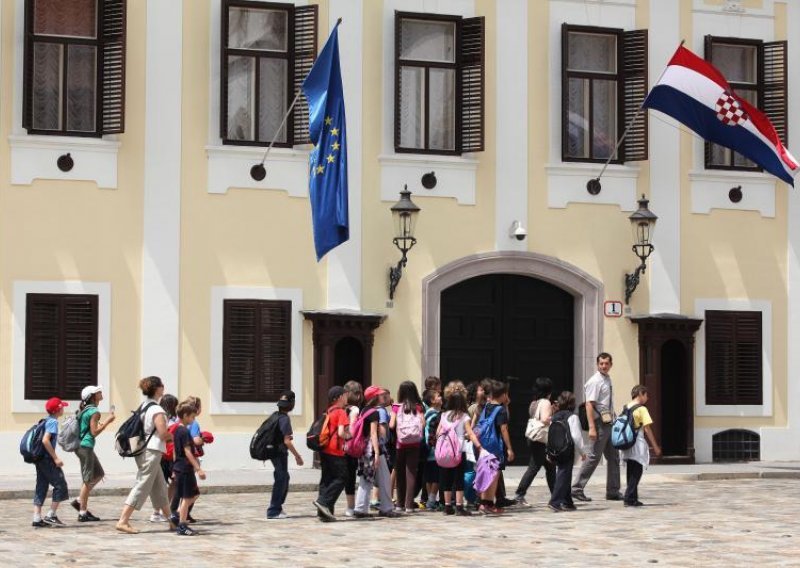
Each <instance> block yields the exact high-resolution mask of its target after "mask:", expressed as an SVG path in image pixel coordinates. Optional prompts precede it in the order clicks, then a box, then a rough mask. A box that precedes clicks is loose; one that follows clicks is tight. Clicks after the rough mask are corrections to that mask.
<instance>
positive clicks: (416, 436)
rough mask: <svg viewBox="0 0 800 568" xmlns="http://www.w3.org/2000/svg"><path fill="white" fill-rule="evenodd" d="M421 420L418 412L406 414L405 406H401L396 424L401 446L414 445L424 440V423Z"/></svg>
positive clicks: (398, 440)
mask: <svg viewBox="0 0 800 568" xmlns="http://www.w3.org/2000/svg"><path fill="white" fill-rule="evenodd" d="M419 418H420V417H419V414H417V413H416V412H409V413H408V414H406V411H405V405H400V410H399V411H398V412H397V422H396V430H397V442H398V443H399V444H414V443H417V442H419V441H420V440H422V423H421V422H420V419H419Z"/></svg>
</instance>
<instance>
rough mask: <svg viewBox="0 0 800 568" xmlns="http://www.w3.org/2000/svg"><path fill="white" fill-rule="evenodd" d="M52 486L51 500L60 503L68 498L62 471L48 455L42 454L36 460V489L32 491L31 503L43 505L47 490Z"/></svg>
mask: <svg viewBox="0 0 800 568" xmlns="http://www.w3.org/2000/svg"><path fill="white" fill-rule="evenodd" d="M51 485H52V486H53V502H54V503H61V502H62V501H66V500H67V499H69V490H68V489H67V480H66V479H64V472H63V471H62V469H61V468H60V467H56V463H55V462H54V461H53V458H51V457H50V455H49V454H48V455H46V456H44V457H43V458H42V459H41V460H39V461H38V462H36V489H35V490H34V492H33V504H34V505H38V506H41V505H44V502H45V500H46V499H47V491H48V490H49V489H50V486H51Z"/></svg>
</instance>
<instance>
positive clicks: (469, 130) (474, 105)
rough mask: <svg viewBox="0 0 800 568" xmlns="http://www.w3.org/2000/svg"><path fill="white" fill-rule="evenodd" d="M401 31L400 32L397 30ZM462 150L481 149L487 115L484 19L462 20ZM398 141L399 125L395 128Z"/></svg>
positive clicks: (476, 150) (478, 150)
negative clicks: (485, 109)
mask: <svg viewBox="0 0 800 568" xmlns="http://www.w3.org/2000/svg"><path fill="white" fill-rule="evenodd" d="M395 33H396V34H399V31H396V32H395ZM460 40H461V69H460V72H461V101H460V102H461V148H460V149H461V151H462V152H482V151H483V146H484V115H485V111H484V108H485V101H484V99H485V97H484V91H485V76H486V74H485V71H484V67H485V63H484V59H485V49H484V45H485V20H484V18H483V17H478V18H465V19H463V20H462V21H461V38H460ZM396 122H397V121H396ZM395 132H396V136H397V137H398V140H399V128H397V129H396V131H395Z"/></svg>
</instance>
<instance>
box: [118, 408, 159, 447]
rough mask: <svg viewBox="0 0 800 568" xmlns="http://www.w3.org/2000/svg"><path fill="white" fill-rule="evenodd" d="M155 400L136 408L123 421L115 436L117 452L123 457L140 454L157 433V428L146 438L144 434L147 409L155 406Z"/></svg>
mask: <svg viewBox="0 0 800 568" xmlns="http://www.w3.org/2000/svg"><path fill="white" fill-rule="evenodd" d="M155 404H156V403H155V402H148V403H147V404H144V405H142V406H140V407H139V408H138V409H136V410H132V411H131V416H130V417H129V418H128V419H127V420H126V421H125V422H123V423H122V424H121V425H120V427H119V430H117V434H116V436H115V437H114V447H115V448H116V449H117V453H118V454H119V455H120V456H122V457H123V458H132V457H135V456H138V455H140V454H141V453H142V452H144V451H145V449H146V448H147V444H148V443H149V442H150V438H152V437H153V434H155V433H156V429H155V428H153V431H152V432H150V435H149V436H147V437H146V438H145V435H144V415H145V413H146V412H147V409H148V408H150V407H151V406H155Z"/></svg>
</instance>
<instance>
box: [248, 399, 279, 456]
mask: <svg viewBox="0 0 800 568" xmlns="http://www.w3.org/2000/svg"><path fill="white" fill-rule="evenodd" d="M279 418H280V411H275V412H273V413H272V414H271V415H270V416H269V417H268V418H267V419H266V420H264V422H262V423H261V426H259V427H258V430H256V433H255V434H253V437H252V439H251V440H250V457H251V458H253V459H254V460H258V461H267V460H271V459H272V458H274V457H276V456H277V455H278V449H279V448H280V445H281V443H282V442H283V440H280V441H279V440H278V435H279V434H280V432H279V430H278V422H279V420H278V419H279Z"/></svg>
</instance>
